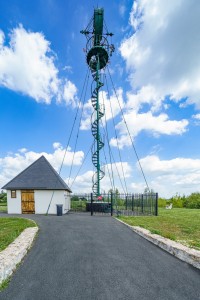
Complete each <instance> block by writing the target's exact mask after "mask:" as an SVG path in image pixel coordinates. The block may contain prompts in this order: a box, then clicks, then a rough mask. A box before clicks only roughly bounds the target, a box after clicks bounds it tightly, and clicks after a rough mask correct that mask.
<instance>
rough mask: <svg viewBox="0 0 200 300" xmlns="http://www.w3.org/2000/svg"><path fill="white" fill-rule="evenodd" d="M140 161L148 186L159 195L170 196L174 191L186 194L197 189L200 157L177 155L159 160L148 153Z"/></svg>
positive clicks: (199, 183)
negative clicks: (176, 156)
mask: <svg viewBox="0 0 200 300" xmlns="http://www.w3.org/2000/svg"><path fill="white" fill-rule="evenodd" d="M140 163H141V165H142V167H143V170H144V173H145V174H146V176H147V178H148V179H149V180H148V181H149V182H148V183H149V185H150V187H151V188H153V189H154V190H155V191H158V192H159V194H160V196H164V197H171V196H173V195H175V194H176V193H180V194H186V195H188V194H190V193H192V192H196V191H199V186H200V159H191V158H180V157H178V158H174V159H171V160H161V159H160V158H159V157H158V156H156V155H149V156H146V157H144V158H143V159H140ZM138 168H139V165H138Z"/></svg>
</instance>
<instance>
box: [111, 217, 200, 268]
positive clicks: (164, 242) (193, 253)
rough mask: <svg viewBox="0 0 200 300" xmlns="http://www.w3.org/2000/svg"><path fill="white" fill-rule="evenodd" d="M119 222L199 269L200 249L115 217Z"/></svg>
mask: <svg viewBox="0 0 200 300" xmlns="http://www.w3.org/2000/svg"><path fill="white" fill-rule="evenodd" d="M116 220H118V221H119V222H121V223H122V224H124V225H126V226H127V227H129V228H130V229H132V230H133V231H134V232H136V233H137V234H139V235H140V236H142V237H144V238H145V239H147V240H148V241H150V242H152V243H154V244H155V245H157V246H158V247H160V248H162V249H164V250H165V251H167V252H169V253H170V254H172V255H174V256H176V257H177V258H179V259H180V260H182V261H185V262H187V263H188V264H191V265H193V266H194V267H195V268H197V269H200V251H198V250H195V249H192V248H189V247H186V246H184V245H182V244H180V243H178V242H175V241H172V240H170V239H167V238H164V237H162V236H160V235H158V234H153V233H151V232H150V231H149V230H147V229H144V228H142V227H139V226H131V225H129V224H127V223H125V222H123V221H121V220H119V219H117V218H116Z"/></svg>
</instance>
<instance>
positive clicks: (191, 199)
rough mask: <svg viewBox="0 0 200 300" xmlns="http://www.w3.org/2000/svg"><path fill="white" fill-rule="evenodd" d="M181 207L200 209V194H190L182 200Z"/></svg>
mask: <svg viewBox="0 0 200 300" xmlns="http://www.w3.org/2000/svg"><path fill="white" fill-rule="evenodd" d="M183 207H185V208H200V193H192V194H191V195H190V196H188V197H187V198H185V199H184V201H183Z"/></svg>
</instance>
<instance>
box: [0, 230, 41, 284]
mask: <svg viewBox="0 0 200 300" xmlns="http://www.w3.org/2000/svg"><path fill="white" fill-rule="evenodd" d="M38 229H39V228H38V227H29V228H26V229H25V230H24V231H23V232H22V233H21V234H20V235H19V236H18V237H17V238H16V239H15V240H14V242H12V243H11V244H10V245H9V246H8V247H7V248H6V249H4V250H3V251H1V252H0V284H1V283H2V282H3V281H4V280H6V279H7V278H8V277H9V276H11V275H12V273H13V272H14V271H15V269H16V267H17V265H18V264H19V263H20V262H21V261H22V259H23V258H24V256H25V255H26V254H27V252H28V250H29V249H30V248H31V245H32V243H33V240H34V238H35V236H36V234H37V232H38Z"/></svg>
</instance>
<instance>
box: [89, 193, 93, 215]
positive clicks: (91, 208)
mask: <svg viewBox="0 0 200 300" xmlns="http://www.w3.org/2000/svg"><path fill="white" fill-rule="evenodd" d="M90 211H91V216H93V194H92V193H91V205H90Z"/></svg>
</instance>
